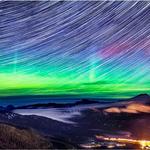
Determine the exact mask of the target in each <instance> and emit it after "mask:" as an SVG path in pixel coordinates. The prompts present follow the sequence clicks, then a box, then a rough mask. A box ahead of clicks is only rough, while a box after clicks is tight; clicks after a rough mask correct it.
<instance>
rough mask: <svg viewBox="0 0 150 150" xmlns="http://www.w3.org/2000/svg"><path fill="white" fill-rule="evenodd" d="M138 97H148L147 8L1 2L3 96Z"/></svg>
mask: <svg viewBox="0 0 150 150" xmlns="http://www.w3.org/2000/svg"><path fill="white" fill-rule="evenodd" d="M140 93H147V94H150V2H146V1H145V2H142V1H141V2H136V1H134V2H131V1H130V2H129V1H126V2H121V1H120V2H119V1H118V2H117V1H116V2H113V1H109V2H108V1H107V2H103V1H101V2H100V1H99V2H96V1H91V2H90V1H72V2H71V1H70V2H69V1H66V2H62V1H61V2H60V1H59V2H58V1H57V2H56V1H51V2H50V1H32V2H31V1H24V2H23V1H22V2H21V1H20V2H19V1H12V2H8V1H1V2H0V96H9V95H10V96H11V95H75V96H77V97H81V96H82V97H84V96H89V97H106V98H114V97H115V98H126V97H131V96H134V95H137V94H140Z"/></svg>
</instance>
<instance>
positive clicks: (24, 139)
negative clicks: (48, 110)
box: [0, 124, 51, 149]
mask: <svg viewBox="0 0 150 150" xmlns="http://www.w3.org/2000/svg"><path fill="white" fill-rule="evenodd" d="M50 147H51V144H50V143H49V142H48V141H47V140H46V139H44V138H43V137H41V136H40V135H39V134H37V133H35V132H33V131H32V130H27V129H21V128H17V127H14V126H11V125H7V124H0V149H9V148H11V149H12V148H13V149H15V148H17V149H19V148H21V149H37V148H38V149H39V148H40V149H47V148H50Z"/></svg>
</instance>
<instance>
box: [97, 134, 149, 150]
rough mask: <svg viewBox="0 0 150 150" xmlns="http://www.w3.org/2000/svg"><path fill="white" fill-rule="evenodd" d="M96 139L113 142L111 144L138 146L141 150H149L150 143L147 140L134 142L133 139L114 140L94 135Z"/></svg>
mask: <svg viewBox="0 0 150 150" xmlns="http://www.w3.org/2000/svg"><path fill="white" fill-rule="evenodd" d="M96 138H97V139H101V140H106V141H113V142H120V143H129V144H138V145H140V147H141V149H146V148H149V149H150V141H147V140H135V139H127V138H114V137H104V136H99V135H96Z"/></svg>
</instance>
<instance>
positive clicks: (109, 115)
mask: <svg viewBox="0 0 150 150" xmlns="http://www.w3.org/2000/svg"><path fill="white" fill-rule="evenodd" d="M149 102H150V97H149V95H146V94H144V95H139V96H136V97H134V98H131V99H128V100H126V101H120V102H115V103H100V102H93V103H92V101H90V100H82V101H81V102H78V103H74V104H72V105H71V106H70V107H69V106H68V105H67V107H62V106H61V107H60V106H58V108H57V107H49V106H52V105H53V104H51V105H50V104H47V105H46V104H44V107H43V104H37V105H36V104H35V105H30V106H25V107H24V106H22V107H18V108H14V107H12V106H11V107H10V106H9V107H10V108H11V109H8V108H9V107H7V108H1V111H0V122H1V123H7V124H9V125H13V126H15V127H17V128H18V127H19V128H29V129H32V130H33V129H34V131H36V132H37V133H38V134H40V135H42V138H44V139H45V137H46V140H48V141H49V142H50V143H49V144H50V148H69V149H70V148H77V147H79V148H80V145H82V144H85V143H92V141H93V140H94V141H97V139H96V138H95V136H96V135H114V136H121V137H128V138H129V137H130V138H136V139H145V140H149V139H150V134H149V133H150V127H149V124H150V105H149ZM63 105H64V104H63ZM55 106H56V105H55ZM12 108H13V109H12ZM34 110H36V111H34ZM14 112H15V113H14ZM16 112H17V113H16ZM24 112H25V113H28V115H23V114H24ZM37 113H38V114H43V116H38V115H37ZM44 113H46V115H45V116H44ZM71 114H75V115H71ZM53 115H54V116H53ZM67 115H68V116H69V117H68V116H67ZM52 116H53V118H52ZM60 116H62V119H58V118H59V117H60ZM64 116H65V117H66V118H63V117H64ZM57 117H58V118H57ZM22 135H23V134H22ZM26 135H27V134H26V133H25V136H26ZM23 138H24V136H23ZM20 139H21V138H20ZM35 139H36V138H35ZM37 140H38V139H37ZM8 141H9V140H8ZM30 141H32V140H30ZM39 144H40V143H39ZM44 146H47V145H46V144H45V145H44ZM8 148H9V147H8ZM106 148H107V146H106Z"/></svg>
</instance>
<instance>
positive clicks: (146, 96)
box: [133, 94, 150, 99]
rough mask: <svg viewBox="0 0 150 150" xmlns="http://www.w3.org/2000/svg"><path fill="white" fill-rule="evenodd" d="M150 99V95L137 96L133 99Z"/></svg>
mask: <svg viewBox="0 0 150 150" xmlns="http://www.w3.org/2000/svg"><path fill="white" fill-rule="evenodd" d="M135 98H136V99H137V98H138V99H150V95H148V94H139V95H137V96H135V97H133V99H135Z"/></svg>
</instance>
